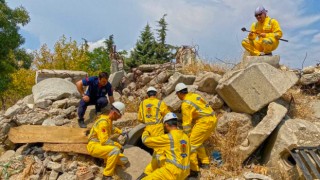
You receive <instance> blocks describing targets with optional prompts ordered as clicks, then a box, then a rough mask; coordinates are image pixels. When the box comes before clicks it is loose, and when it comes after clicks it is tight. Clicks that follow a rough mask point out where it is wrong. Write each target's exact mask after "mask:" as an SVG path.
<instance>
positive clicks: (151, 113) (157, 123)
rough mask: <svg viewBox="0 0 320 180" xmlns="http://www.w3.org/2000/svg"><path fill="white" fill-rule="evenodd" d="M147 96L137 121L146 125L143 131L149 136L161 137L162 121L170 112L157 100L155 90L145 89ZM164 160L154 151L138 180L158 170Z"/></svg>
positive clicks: (140, 107)
mask: <svg viewBox="0 0 320 180" xmlns="http://www.w3.org/2000/svg"><path fill="white" fill-rule="evenodd" d="M147 95H148V98H147V99H145V100H143V101H142V102H141V103H140V106H139V113H138V120H139V121H140V122H141V123H143V124H145V125H146V127H145V129H144V131H148V132H150V136H160V135H163V134H164V129H163V124H162V119H163V117H164V116H165V115H166V114H167V113H168V112H170V111H169V109H168V107H167V105H166V104H165V103H164V102H163V101H161V100H159V99H157V97H156V96H157V90H156V88H154V87H149V88H148V89H147ZM164 159H165V158H164V157H163V156H162V157H161V152H159V151H156V150H154V153H153V155H152V161H151V163H150V164H149V165H148V166H147V167H146V169H145V171H144V173H143V174H141V176H140V177H139V178H138V179H141V178H142V177H144V176H146V175H148V174H150V173H152V172H153V171H154V170H155V169H157V168H159V167H160V166H161V162H163V161H164ZM159 162H160V163H159Z"/></svg>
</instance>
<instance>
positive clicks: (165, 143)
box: [142, 113, 191, 180]
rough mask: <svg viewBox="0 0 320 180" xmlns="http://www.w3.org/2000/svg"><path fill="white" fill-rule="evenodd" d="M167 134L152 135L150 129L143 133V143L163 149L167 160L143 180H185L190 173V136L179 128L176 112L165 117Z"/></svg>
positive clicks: (156, 148)
mask: <svg viewBox="0 0 320 180" xmlns="http://www.w3.org/2000/svg"><path fill="white" fill-rule="evenodd" d="M163 123H164V128H165V131H166V132H167V134H164V135H161V136H155V137H152V136H150V133H149V132H148V131H144V132H143V134H142V141H143V143H144V144H145V145H146V146H148V147H149V148H153V149H155V150H161V151H163V153H164V155H165V157H166V162H165V164H164V166H162V167H161V168H158V169H156V170H155V171H153V172H152V173H151V174H149V175H148V176H146V177H144V178H143V180H149V179H152V180H155V179H159V180H162V179H175V180H184V179H186V178H187V177H188V175H189V173H190V149H191V146H190V142H189V138H188V136H187V135H186V134H185V133H184V132H183V131H182V130H180V129H178V126H177V124H178V119H177V116H176V115H175V114H174V113H168V114H166V115H165V117H164V118H163Z"/></svg>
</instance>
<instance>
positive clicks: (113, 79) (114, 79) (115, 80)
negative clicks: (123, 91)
mask: <svg viewBox="0 0 320 180" xmlns="http://www.w3.org/2000/svg"><path fill="white" fill-rule="evenodd" d="M123 77H124V71H118V72H115V73H113V74H111V75H110V77H109V79H108V81H109V82H110V83H111V85H112V87H113V89H116V88H117V87H118V86H119V84H120V82H121V80H122V78H123Z"/></svg>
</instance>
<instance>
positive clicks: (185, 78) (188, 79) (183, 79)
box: [164, 72, 196, 95]
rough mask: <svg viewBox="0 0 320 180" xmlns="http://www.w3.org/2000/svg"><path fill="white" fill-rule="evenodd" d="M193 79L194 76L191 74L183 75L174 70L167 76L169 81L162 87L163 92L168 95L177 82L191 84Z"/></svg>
mask: <svg viewBox="0 0 320 180" xmlns="http://www.w3.org/2000/svg"><path fill="white" fill-rule="evenodd" d="M195 79H196V77H195V76H193V75H183V74H181V73H179V72H176V73H174V74H173V75H172V76H171V77H170V78H169V83H168V84H167V85H166V86H165V87H164V92H165V94H166V95H169V94H170V93H172V92H173V91H174V89H175V87H176V85H177V84H178V83H184V84H186V85H192V84H193V82H194V81H195Z"/></svg>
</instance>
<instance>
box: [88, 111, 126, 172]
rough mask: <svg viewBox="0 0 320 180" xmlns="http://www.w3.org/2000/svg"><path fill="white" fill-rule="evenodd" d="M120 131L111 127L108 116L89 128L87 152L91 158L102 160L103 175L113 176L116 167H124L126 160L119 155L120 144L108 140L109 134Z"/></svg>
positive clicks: (102, 117)
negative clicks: (103, 165) (104, 164)
mask: <svg viewBox="0 0 320 180" xmlns="http://www.w3.org/2000/svg"><path fill="white" fill-rule="evenodd" d="M113 133H117V134H121V133H122V131H121V130H120V129H118V128H113V127H112V121H111V120H110V118H109V116H107V115H101V116H100V117H99V119H97V120H96V122H95V123H94V125H93V127H92V128H91V131H90V134H89V138H88V141H89V142H88V145H87V150H88V152H89V154H90V155H91V156H93V157H97V158H102V159H104V161H105V163H106V167H105V168H104V170H103V175H105V176H113V174H114V169H115V167H116V165H125V164H126V163H127V162H128V158H127V157H125V156H124V155H123V154H122V153H120V149H121V148H122V146H121V144H119V143H117V142H114V141H113V140H111V139H110V136H111V134H113Z"/></svg>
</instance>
